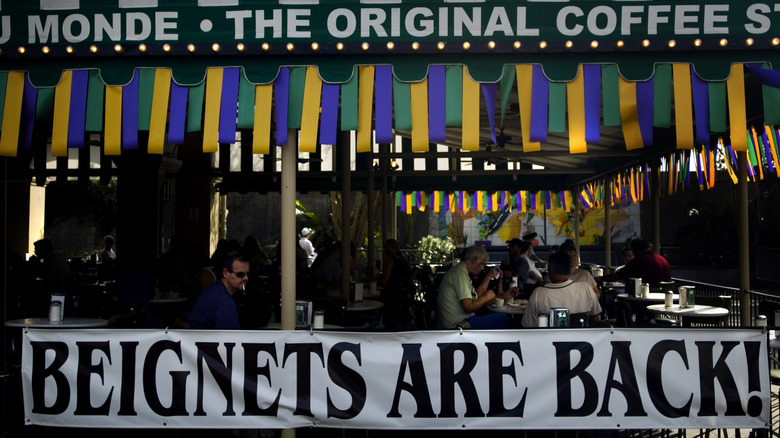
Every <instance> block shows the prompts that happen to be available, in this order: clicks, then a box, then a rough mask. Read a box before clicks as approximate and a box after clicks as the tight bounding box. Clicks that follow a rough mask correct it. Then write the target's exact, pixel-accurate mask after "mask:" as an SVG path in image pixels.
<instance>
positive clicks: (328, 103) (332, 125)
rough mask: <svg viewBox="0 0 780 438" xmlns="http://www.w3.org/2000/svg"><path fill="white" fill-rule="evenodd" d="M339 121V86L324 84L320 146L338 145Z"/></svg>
mask: <svg viewBox="0 0 780 438" xmlns="http://www.w3.org/2000/svg"><path fill="white" fill-rule="evenodd" d="M338 119H339V86H338V85H336V84H326V83H324V82H323V83H322V113H321V114H320V144H336V133H337V131H338Z"/></svg>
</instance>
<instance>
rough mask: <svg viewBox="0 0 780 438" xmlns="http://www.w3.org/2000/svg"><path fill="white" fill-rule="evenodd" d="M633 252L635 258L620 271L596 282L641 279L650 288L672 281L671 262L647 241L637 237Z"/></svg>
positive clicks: (632, 245) (632, 242) (633, 241)
mask: <svg viewBox="0 0 780 438" xmlns="http://www.w3.org/2000/svg"><path fill="white" fill-rule="evenodd" d="M631 251H632V252H633V253H634V258H632V259H631V260H629V261H628V262H627V263H626V264H625V265H624V266H623V267H622V268H621V269H620V270H619V271H617V272H614V273H612V274H609V275H605V276H603V277H601V278H597V279H596V281H599V280H601V281H617V280H622V281H624V282H626V281H627V280H628V279H629V278H641V279H642V282H643V283H649V284H650V287H656V286H657V285H658V284H659V283H660V282H662V281H672V270H671V268H670V267H669V262H667V261H666V259H665V258H664V257H663V256H662V255H660V254H656V253H655V252H654V251H653V245H651V244H650V242H648V241H647V240H645V239H643V238H641V237H637V238H636V239H633V240H632V241H631Z"/></svg>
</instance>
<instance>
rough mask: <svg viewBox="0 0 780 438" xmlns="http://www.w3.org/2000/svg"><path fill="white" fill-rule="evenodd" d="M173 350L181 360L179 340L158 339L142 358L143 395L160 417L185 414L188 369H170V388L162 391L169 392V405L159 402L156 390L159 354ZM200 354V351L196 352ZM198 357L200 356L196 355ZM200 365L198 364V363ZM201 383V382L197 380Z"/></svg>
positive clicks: (150, 407)
mask: <svg viewBox="0 0 780 438" xmlns="http://www.w3.org/2000/svg"><path fill="white" fill-rule="evenodd" d="M168 351H170V352H173V353H175V354H176V357H177V358H178V359H179V363H181V361H182V356H181V341H175V342H174V341H159V342H155V343H154V344H152V346H151V347H150V348H149V351H148V352H147V353H146V357H145V358H144V368H143V374H142V376H143V377H142V378H143V387H144V397H145V399H146V404H147V405H148V406H149V409H151V410H152V412H154V413H155V414H157V415H159V416H161V417H174V416H187V415H188V413H187V408H186V405H187V404H186V401H187V387H186V383H187V376H188V375H189V374H190V372H189V371H171V372H170V375H171V388H170V390H169V391H162V392H163V393H164V394H171V405H170V406H169V407H165V406H163V405H162V403H161V402H160V395H159V393H158V391H157V378H156V374H157V373H156V371H157V364H158V363H159V362H160V356H162V354H163V353H165V352H168ZM198 354H200V353H198ZM198 357H200V356H198ZM198 365H199V366H200V364H198ZM198 385H199V386H200V385H202V382H198Z"/></svg>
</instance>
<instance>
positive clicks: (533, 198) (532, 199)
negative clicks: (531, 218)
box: [528, 193, 536, 210]
mask: <svg viewBox="0 0 780 438" xmlns="http://www.w3.org/2000/svg"><path fill="white" fill-rule="evenodd" d="M528 200H529V201H530V202H529V204H531V210H533V209H535V208H536V194H535V193H529V194H528Z"/></svg>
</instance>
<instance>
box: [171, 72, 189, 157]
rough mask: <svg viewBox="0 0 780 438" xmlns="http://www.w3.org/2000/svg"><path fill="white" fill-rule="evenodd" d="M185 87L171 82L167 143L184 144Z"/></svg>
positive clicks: (187, 94)
mask: <svg viewBox="0 0 780 438" xmlns="http://www.w3.org/2000/svg"><path fill="white" fill-rule="evenodd" d="M187 90H188V88H187V87H182V86H181V85H179V84H177V83H176V82H171V104H170V107H171V109H170V116H168V143H170V144H184V123H185V121H186V120H187V98H188V96H189V93H188V91H187Z"/></svg>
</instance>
